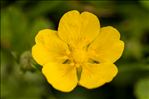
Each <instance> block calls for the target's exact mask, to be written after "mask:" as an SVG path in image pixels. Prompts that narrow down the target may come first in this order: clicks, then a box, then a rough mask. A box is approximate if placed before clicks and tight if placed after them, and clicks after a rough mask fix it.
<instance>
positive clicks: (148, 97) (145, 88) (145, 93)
mask: <svg viewBox="0 0 149 99" xmlns="http://www.w3.org/2000/svg"><path fill="white" fill-rule="evenodd" d="M135 95H136V97H137V99H149V77H148V78H144V79H141V80H139V81H138V82H137V84H136V86H135Z"/></svg>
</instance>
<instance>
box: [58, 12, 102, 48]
mask: <svg viewBox="0 0 149 99" xmlns="http://www.w3.org/2000/svg"><path fill="white" fill-rule="evenodd" d="M99 29H100V23H99V20H98V18H97V16H95V15H94V14H92V13H89V12H83V13H81V14H80V13H79V12H78V11H76V10H72V11H69V12H67V13H66V14H64V16H63V17H62V18H61V20H60V23H59V27H58V35H59V37H60V38H61V39H62V40H64V41H65V42H66V43H68V44H69V45H70V46H77V45H78V46H80V45H82V44H83V46H84V45H87V44H89V43H90V42H91V41H93V40H94V39H95V37H96V36H97V35H98V33H99Z"/></svg>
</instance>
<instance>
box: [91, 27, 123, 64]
mask: <svg viewBox="0 0 149 99" xmlns="http://www.w3.org/2000/svg"><path fill="white" fill-rule="evenodd" d="M123 50H124V42H123V41H121V40H120V34H119V32H118V31H117V30H116V29H115V28H113V27H111V26H107V27H103V28H101V32H100V33H99V35H98V37H97V38H96V40H95V41H94V42H93V43H91V45H90V46H89V49H88V52H89V54H90V57H91V58H92V59H93V60H97V61H99V62H112V63H113V62H115V61H116V60H117V59H119V58H120V56H121V55H122V52H123Z"/></svg>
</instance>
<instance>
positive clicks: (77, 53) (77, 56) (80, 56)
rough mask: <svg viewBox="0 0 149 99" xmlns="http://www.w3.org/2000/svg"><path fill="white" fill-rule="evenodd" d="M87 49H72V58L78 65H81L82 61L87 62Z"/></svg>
mask: <svg viewBox="0 0 149 99" xmlns="http://www.w3.org/2000/svg"><path fill="white" fill-rule="evenodd" d="M86 54H87V53H86V51H85V50H83V49H74V50H73V51H72V58H73V62H74V63H75V64H76V65H81V64H82V63H84V62H86V60H87V55H86Z"/></svg>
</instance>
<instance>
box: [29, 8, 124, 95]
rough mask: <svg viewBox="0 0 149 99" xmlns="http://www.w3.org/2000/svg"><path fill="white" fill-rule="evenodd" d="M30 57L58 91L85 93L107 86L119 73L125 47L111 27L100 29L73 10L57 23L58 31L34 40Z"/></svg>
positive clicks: (94, 19) (44, 32)
mask: <svg viewBox="0 0 149 99" xmlns="http://www.w3.org/2000/svg"><path fill="white" fill-rule="evenodd" d="M35 42H36V44H35V45H34V46H33V48H32V56H33V58H34V59H35V60H36V62H37V63H38V64H40V65H42V66H43V68H42V73H43V74H44V75H45V77H46V79H47V80H48V82H49V83H50V84H51V85H52V86H53V87H54V88H55V89H57V90H60V91H63V92H70V91H72V90H73V89H74V88H75V87H76V86H77V85H80V86H83V87H85V88H88V89H93V88H97V87H99V86H102V85H103V84H105V83H107V82H110V81H111V80H112V79H113V78H114V77H115V76H116V74H117V72H118V69H117V67H116V66H115V65H114V62H115V61H116V60H117V59H119V58H120V56H121V55H122V52H123V49H124V43H123V41H121V40H120V33H119V32H118V31H117V30H116V29H115V28H113V27H111V26H106V27H101V28H100V22H99V20H98V18H97V16H95V15H94V14H92V13H90V12H82V13H81V14H80V13H79V12H78V11H76V10H72V11H69V12H67V13H65V14H64V15H63V16H62V18H61V19H60V22H59V26H58V31H55V30H51V29H44V30H41V31H39V33H38V34H37V36H36V37H35Z"/></svg>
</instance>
